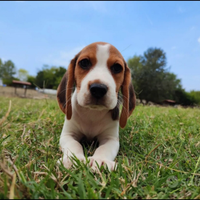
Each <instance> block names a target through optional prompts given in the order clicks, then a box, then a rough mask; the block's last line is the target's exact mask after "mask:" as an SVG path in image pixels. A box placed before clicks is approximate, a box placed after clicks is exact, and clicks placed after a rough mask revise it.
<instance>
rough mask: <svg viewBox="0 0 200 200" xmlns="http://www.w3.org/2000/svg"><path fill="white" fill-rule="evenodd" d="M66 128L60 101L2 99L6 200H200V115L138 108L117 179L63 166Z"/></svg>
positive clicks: (0, 184) (0, 185)
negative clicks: (62, 137) (62, 138)
mask: <svg viewBox="0 0 200 200" xmlns="http://www.w3.org/2000/svg"><path fill="white" fill-rule="evenodd" d="M9 106H10V111H9ZM63 122H64V114H63V113H62V112H61V111H60V109H59V108H58V105H57V102H56V101H55V100H52V99H43V100H36V99H20V98H6V97H0V198H1V199H3V198H12V199H13V198H16V199H18V198H24V199H30V198H31V199H43V198H44V199H47V198H48V199H52V198H67V199H68V198H78V199H80V198H81V199H82V198H87V199H88V198H92V199H97V198H105V199H108V198H109V199H111V198H116V199H119V198H121V199H127V198H130V199H148V198H155V199H158V198H159V199H161V198H162V199H163V198H171V199H181V198H184V199H185V198H186V199H200V109H198V108H187V109H184V108H173V107H156V106H137V107H136V109H135V110H134V112H133V114H132V116H131V117H130V118H129V121H128V124H127V126H126V128H125V129H120V150H119V153H118V155H117V158H116V161H117V163H118V168H117V170H116V171H113V172H111V173H110V172H109V171H108V170H106V169H100V171H99V172H96V173H94V172H92V171H91V170H90V168H89V167H88V166H87V165H86V164H83V163H80V162H79V161H78V160H76V159H74V162H75V167H74V168H72V169H70V170H67V169H65V168H64V167H63V165H61V166H57V165H56V162H57V160H58V159H59V158H60V157H61V156H62V152H61V151H60V148H59V137H60V133H61V130H62V126H63ZM93 146H94V145H93ZM93 146H92V147H88V145H86V146H84V149H85V154H86V155H90V154H91V152H92V149H94V147H93Z"/></svg>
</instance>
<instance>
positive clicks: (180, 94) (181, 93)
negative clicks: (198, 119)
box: [174, 88, 198, 106]
mask: <svg viewBox="0 0 200 200" xmlns="http://www.w3.org/2000/svg"><path fill="white" fill-rule="evenodd" d="M174 99H175V101H176V102H177V103H178V104H181V105H183V106H194V105H195V104H197V103H198V102H197V100H196V99H195V98H194V96H192V95H191V94H190V93H188V92H186V91H185V90H184V89H182V88H179V89H177V90H176V91H175V95H174Z"/></svg>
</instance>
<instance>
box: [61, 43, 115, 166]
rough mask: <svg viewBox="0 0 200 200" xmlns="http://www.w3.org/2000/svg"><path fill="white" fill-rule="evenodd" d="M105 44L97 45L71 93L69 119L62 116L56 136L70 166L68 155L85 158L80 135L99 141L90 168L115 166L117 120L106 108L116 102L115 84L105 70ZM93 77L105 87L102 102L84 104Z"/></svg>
mask: <svg viewBox="0 0 200 200" xmlns="http://www.w3.org/2000/svg"><path fill="white" fill-rule="evenodd" d="M109 47H110V45H109V44H106V45H98V48H97V54H96V58H97V63H96V65H95V66H94V68H93V69H92V70H91V71H90V72H89V73H88V74H87V75H86V77H85V78H84V79H83V80H82V83H81V88H80V91H79V92H78V93H77V90H76V89H75V91H74V93H73V95H72V118H71V119H70V120H67V119H66V117H65V122H64V126H63V129H62V133H61V137H60V145H61V148H62V151H63V153H64V156H63V164H64V166H65V167H66V168H70V167H71V165H72V162H71V161H70V156H72V154H75V155H76V157H77V158H78V159H80V160H82V161H85V157H84V154H83V148H82V146H81V144H80V143H79V141H80V139H81V138H82V137H83V136H86V137H87V138H88V139H92V138H94V137H96V138H97V139H98V141H99V147H98V148H97V149H96V151H95V153H94V155H93V156H92V157H89V160H90V165H91V167H92V168H93V169H94V170H96V169H97V165H96V162H97V163H98V165H99V166H101V165H103V164H104V165H105V164H106V165H107V166H108V168H109V170H113V169H114V167H115V162H114V159H115V157H116V156H117V153H118V150H119V136H118V130H119V121H118V120H113V119H112V117H111V112H110V110H111V109H113V108H114V107H115V106H116V104H117V96H116V84H115V82H114V79H113V77H112V75H111V73H110V71H109V70H108V67H107V60H108V58H109ZM95 79H99V80H101V83H103V84H105V85H106V86H107V87H108V92H107V94H106V95H105V102H104V105H96V107H93V106H92V105H89V104H86V101H85V99H89V98H90V95H91V94H90V91H89V89H88V82H89V81H93V80H95Z"/></svg>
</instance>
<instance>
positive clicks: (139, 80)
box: [128, 48, 193, 105]
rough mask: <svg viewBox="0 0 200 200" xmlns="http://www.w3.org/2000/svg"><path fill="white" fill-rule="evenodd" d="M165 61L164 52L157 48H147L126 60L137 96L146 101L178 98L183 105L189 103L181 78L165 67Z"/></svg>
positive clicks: (190, 99) (189, 99)
mask: <svg viewBox="0 0 200 200" xmlns="http://www.w3.org/2000/svg"><path fill="white" fill-rule="evenodd" d="M166 63H167V61H166V55H165V52H164V51H163V50H162V49H159V48H149V49H148V50H147V51H146V52H144V55H143V56H134V57H133V58H131V59H129V60H128V66H129V67H130V69H131V72H132V80H133V85H134V88H135V91H136V96H137V98H138V99H140V100H142V99H145V100H146V101H147V103H148V102H149V101H152V102H155V103H159V102H161V101H163V100H164V99H174V100H175V99H176V100H177V99H178V102H179V103H181V104H183V105H191V104H192V103H193V102H192V98H189V97H188V95H187V94H186V93H185V92H184V90H183V89H182V85H181V80H180V79H178V78H177V76H176V75H175V74H174V73H171V72H169V70H168V68H166ZM182 97H184V100H182V99H181V98H182Z"/></svg>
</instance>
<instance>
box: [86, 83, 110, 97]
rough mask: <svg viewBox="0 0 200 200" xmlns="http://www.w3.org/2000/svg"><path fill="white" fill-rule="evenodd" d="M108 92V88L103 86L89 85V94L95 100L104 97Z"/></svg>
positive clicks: (97, 84)
mask: <svg viewBox="0 0 200 200" xmlns="http://www.w3.org/2000/svg"><path fill="white" fill-rule="evenodd" d="M107 91H108V87H107V86H106V85H104V84H99V83H93V84H91V85H90V93H91V95H92V96H93V97H94V98H96V99H97V100H99V99H101V98H102V97H104V96H105V94H106V93H107Z"/></svg>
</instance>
